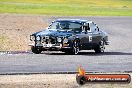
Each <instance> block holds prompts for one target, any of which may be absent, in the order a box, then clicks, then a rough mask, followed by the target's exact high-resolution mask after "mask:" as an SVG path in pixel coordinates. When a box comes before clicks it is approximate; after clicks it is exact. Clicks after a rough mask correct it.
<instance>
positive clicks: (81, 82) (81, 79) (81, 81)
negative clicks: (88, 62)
mask: <svg viewBox="0 0 132 88" xmlns="http://www.w3.org/2000/svg"><path fill="white" fill-rule="evenodd" d="M76 81H77V83H78V84H79V85H84V84H85V83H86V78H85V77H84V76H76Z"/></svg>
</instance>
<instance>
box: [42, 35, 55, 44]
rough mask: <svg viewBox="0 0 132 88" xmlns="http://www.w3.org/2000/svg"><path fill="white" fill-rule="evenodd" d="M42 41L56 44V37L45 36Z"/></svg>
mask: <svg viewBox="0 0 132 88" xmlns="http://www.w3.org/2000/svg"><path fill="white" fill-rule="evenodd" d="M41 39H42V40H41V42H42V43H45V44H56V37H51V36H43V37H42V38H41Z"/></svg>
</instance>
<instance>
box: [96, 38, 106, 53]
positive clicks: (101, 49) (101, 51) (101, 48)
mask: <svg viewBox="0 0 132 88" xmlns="http://www.w3.org/2000/svg"><path fill="white" fill-rule="evenodd" d="M104 45H105V44H104V41H103V40H101V41H100V43H99V45H98V46H97V48H95V49H94V51H95V53H103V52H104V50H105V46H104Z"/></svg>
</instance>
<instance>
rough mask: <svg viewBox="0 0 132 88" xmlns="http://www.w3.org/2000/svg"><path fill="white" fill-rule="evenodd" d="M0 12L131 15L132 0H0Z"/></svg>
mask: <svg viewBox="0 0 132 88" xmlns="http://www.w3.org/2000/svg"><path fill="white" fill-rule="evenodd" d="M0 13H18V14H44V15H63V16H64V15H65V16H67V15H68V16H98V15H99V16H132V0H27V1H26V0H0Z"/></svg>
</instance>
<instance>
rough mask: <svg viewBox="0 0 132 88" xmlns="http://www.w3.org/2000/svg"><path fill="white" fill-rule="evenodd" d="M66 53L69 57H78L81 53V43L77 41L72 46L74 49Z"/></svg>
mask: <svg viewBox="0 0 132 88" xmlns="http://www.w3.org/2000/svg"><path fill="white" fill-rule="evenodd" d="M64 52H65V54H67V55H77V54H78V53H79V41H78V40H75V41H74V42H73V44H72V48H71V49H69V50H66V51H64Z"/></svg>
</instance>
